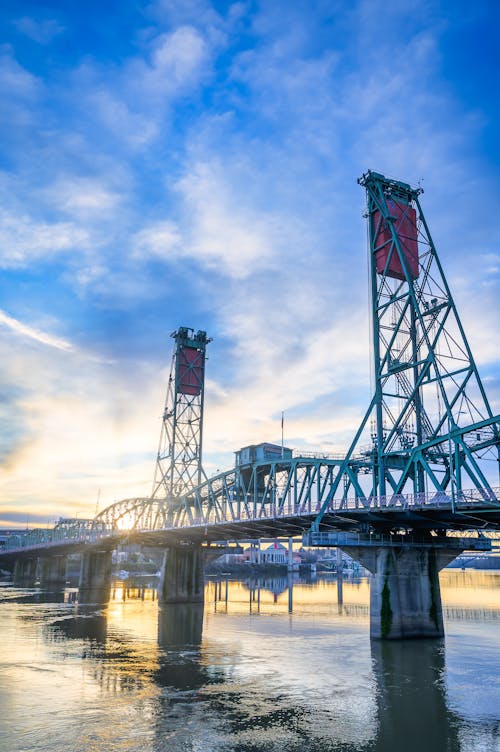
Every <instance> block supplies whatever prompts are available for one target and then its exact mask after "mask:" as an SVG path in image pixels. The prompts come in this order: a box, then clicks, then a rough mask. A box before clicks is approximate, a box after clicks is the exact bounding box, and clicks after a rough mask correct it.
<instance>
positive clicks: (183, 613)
mask: <svg viewBox="0 0 500 752" xmlns="http://www.w3.org/2000/svg"><path fill="white" fill-rule="evenodd" d="M440 581H441V592H442V600H443V606H444V612H445V620H446V622H447V625H448V626H447V638H446V641H440V640H438V641H428V642H426V641H423V642H422V641H417V643H415V642H413V643H411V642H410V643H408V642H407V643H405V642H403V643H397V644H383V645H382V644H381V643H370V640H369V629H368V621H369V580H368V579H366V578H361V579H349V578H345V579H344V580H343V582H342V588H341V589H340V588H339V583H338V582H337V580H336V579H334V578H330V579H327V578H320V579H317V580H315V581H311V582H304V581H301V582H299V581H297V580H296V579H294V578H292V579H291V580H290V579H289V578H288V576H285V577H282V578H260V579H256V580H249V581H246V582H241V581H236V580H230V579H228V580H227V581H226V580H225V579H221V580H215V579H210V580H208V581H207V584H206V590H205V608H204V610H203V609H202V608H200V607H197V608H196V607H195V608H193V607H190V606H187V607H182V606H175V607H159V606H158V603H157V602H156V600H155V592H154V590H153V589H151V588H144V587H133V586H132V583H124V582H119V581H117V582H115V583H114V584H113V588H112V591H111V598H110V600H109V603H107V604H106V605H104V606H102V607H82V606H78V604H75V603H72V602H71V597H72V596H74V593H70V592H67V593H66V594H65V596H63V594H61V602H60V603H49V602H45V601H44V600H43V594H41V595H40V597H39V601H38V602H35V601H33V602H23V601H20V602H19V603H15V602H14V601H13V602H12V604H10V603H9V600H8V599H7V600H3V602H2V608H1V609H0V626H1V629H2V641H1V642H0V668H1V669H2V673H3V679H4V680H3V687H2V685H0V700H1V703H0V709H1V712H2V717H3V719H4V724H3V729H2V730H0V747H1V748H5V749H9V752H14V751H15V750H19V751H20V750H26V749H31V748H36V749H43V750H47V752H48V750H49V749H50V750H51V752H68V750H71V752H94V750H95V751H96V752H97V750H99V751H101V750H106V752H108V750H109V751H111V752H114V751H115V750H116V752H124V751H125V750H137V749H140V750H141V752H164V751H165V752H166V751H167V750H168V751H169V752H177V751H178V750H179V752H180V751H181V750H206V751H207V752H212V751H213V750H219V749H220V750H226V749H231V750H239V749H241V750H243V749H245V750H247V749H252V750H254V749H255V750H261V749H262V750H264V749H265V750H267V752H269V750H272V751H273V752H274V750H283V749H285V747H286V748H287V749H290V750H293V752H299V750H300V751H301V750H302V749H305V748H307V749H308V751H309V752H326V750H336V749H342V750H349V752H350V751H351V750H368V749H369V750H370V752H375V751H376V752H392V750H396V749H397V750H398V752H399V750H400V749H404V750H405V752H412V751H413V750H421V749H422V748H423V747H424V748H425V749H426V752H441V751H442V750H447V751H448V752H459V751H460V752H466V751H467V752H468V751H469V750H471V751H472V750H475V749H481V750H482V749H485V750H486V749H488V752H489V750H494V749H495V743H496V742H495V741H494V740H495V739H497V740H498V738H499V737H498V735H497V736H495V735H496V734H497V732H498V728H499V726H498V723H499V722H500V718H499V713H498V705H499V702H498V701H495V696H496V697H497V700H498V681H497V684H496V685H495V681H496V679H495V677H496V676H497V675H498V674H499V673H500V660H499V657H498V644H499V643H498V631H497V624H496V623H495V620H498V619H500V573H498V574H497V573H495V572H478V571H472V570H467V571H462V570H458V569H448V570H444V571H443V572H442V573H441V575H440ZM290 583H292V584H293V590H292V592H290V587H289V586H290ZM7 595H8V594H7ZM290 607H291V608H292V612H291V613H290ZM495 641H496V642H495ZM495 645H496V647H495ZM445 646H446V651H445ZM495 650H496V653H495ZM445 653H446V655H445ZM495 656H496V657H495ZM495 692H496V695H495ZM416 705H418V706H419V708H420V711H419V712H417V713H415V706H416ZM423 715H425V725H424V726H422V728H421V725H422V718H423ZM2 734H3V736H2ZM422 734H423V735H424V736H422ZM44 740H45V741H44ZM306 741H307V747H305V746H304V744H305V743H306ZM4 742H5V743H4ZM2 744H3V746H2ZM44 745H45V746H44ZM228 745H230V746H228ZM287 745H288V746H287ZM335 745H338V746H335ZM497 746H498V745H497Z"/></svg>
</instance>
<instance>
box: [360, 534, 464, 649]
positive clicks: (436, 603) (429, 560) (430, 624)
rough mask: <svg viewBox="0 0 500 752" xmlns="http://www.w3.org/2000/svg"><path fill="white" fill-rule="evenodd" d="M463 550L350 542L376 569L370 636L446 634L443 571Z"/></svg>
mask: <svg viewBox="0 0 500 752" xmlns="http://www.w3.org/2000/svg"><path fill="white" fill-rule="evenodd" d="M460 553H461V551H460V550H455V549H451V550H450V549H439V548H437V547H432V546H411V547H410V546H409V545H405V546H391V547H389V546H376V545H374V546H373V547H371V548H368V547H367V548H361V547H359V548H357V547H356V548H351V547H350V548H349V554H350V555H351V556H353V558H355V559H357V560H358V561H359V562H361V564H362V565H363V566H364V567H366V569H368V570H369V571H370V572H371V573H372V579H371V585H370V636H371V637H372V638H373V639H378V640H401V639H411V638H415V637H443V635H444V629H443V611H442V606H441V590H440V587H439V577H438V573H439V570H440V569H442V568H443V567H445V566H446V564H448V563H449V562H450V561H452V560H453V559H454V558H455V557H456V556H458V555H459V554H460Z"/></svg>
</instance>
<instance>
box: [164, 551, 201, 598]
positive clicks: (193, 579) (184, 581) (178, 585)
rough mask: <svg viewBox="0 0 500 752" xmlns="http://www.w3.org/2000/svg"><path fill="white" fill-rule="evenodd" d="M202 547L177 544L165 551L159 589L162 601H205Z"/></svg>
mask: <svg viewBox="0 0 500 752" xmlns="http://www.w3.org/2000/svg"><path fill="white" fill-rule="evenodd" d="M203 574H204V573H203V557H202V553H201V547H200V546H196V545H185V546H175V547H171V548H169V549H168V550H167V551H166V552H165V557H164V559H163V567H162V576H161V581H160V587H159V590H158V600H159V602H160V603H203V600H204V585H205V583H204V578H203Z"/></svg>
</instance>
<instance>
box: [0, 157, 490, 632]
mask: <svg viewBox="0 0 500 752" xmlns="http://www.w3.org/2000/svg"><path fill="white" fill-rule="evenodd" d="M359 182H360V184H361V185H362V186H363V187H364V188H365V190H366V195H367V216H368V223H369V250H370V273H371V286H372V327H373V331H372V335H373V353H372V356H373V370H374V374H375V388H374V394H373V398H372V400H371V402H370V405H369V407H368V409H367V411H366V413H365V416H364V418H363V420H362V422H361V424H360V426H359V428H358V430H357V432H356V433H355V435H354V439H353V441H352V443H351V446H350V447H349V449H348V451H347V452H346V453H345V455H343V456H335V457H332V456H328V455H321V454H320V455H312V456H311V455H310V454H308V453H305V452H300V451H298V452H297V451H292V450H291V449H289V448H288V447H285V446H283V444H282V446H281V447H280V446H277V445H273V444H266V443H263V444H259V445H252V446H249V447H244V448H243V449H241V450H240V451H238V452H237V453H236V462H235V466H234V467H233V468H231V469H230V470H227V471H225V472H223V473H218V474H217V475H215V476H213V477H211V478H208V477H206V475H205V473H204V471H203V464H202V430H203V409H204V376H205V360H206V347H207V345H208V343H209V342H210V339H209V338H207V336H206V333H205V332H203V331H198V332H194V330H191V329H187V328H184V327H183V328H180V329H179V330H178V331H176V332H174V333H173V335H172V336H173V337H174V340H175V349H174V353H173V358H172V368H171V372H170V377H169V383H168V389H167V398H166V402H165V409H164V414H163V422H162V430H161V435H160V443H159V448H158V454H157V460H156V467H155V473H154V482H153V488H152V492H151V494H150V495H149V496H147V497H142V498H133V499H125V500H122V501H119V502H117V503H115V504H113V505H111V506H109V507H108V508H106V509H104V510H103V511H102V512H101V513H100V514H98V515H97V516H96V517H95V518H94V519H92V520H86V521H74V520H73V521H61V522H60V523H59V524H58V525H56V526H55V527H54V528H53V529H52V530H32V531H29V532H27V533H25V534H20V535H14V536H10V537H9V538H8V539H7V541H6V544H5V546H4V547H3V549H1V550H0V565H1V564H2V562H3V563H4V564H5V565H7V566H9V565H10V566H12V568H13V571H14V579H15V580H16V581H17V582H25V581H28V580H32V579H34V578H35V577H38V578H39V580H40V581H41V582H42V583H43V582H52V583H55V582H62V581H63V580H64V572H65V561H66V557H67V556H68V555H69V554H70V553H80V554H81V562H82V563H81V572H80V583H79V597H80V599H81V600H82V601H85V600H87V601H92V600H93V599H99V598H103V597H105V595H104V596H103V595H102V593H104V594H105V593H106V588H108V592H109V582H110V576H111V552H112V550H113V549H114V548H115V547H116V546H117V545H119V544H120V543H124V542H130V543H132V542H136V543H142V544H144V545H148V546H158V547H161V548H163V549H165V552H166V554H165V557H164V565H163V569H162V572H163V575H162V581H161V586H160V593H159V600H160V601H161V602H163V603H186V602H202V601H203V561H204V552H206V550H207V549H209V548H210V547H212V546H214V545H216V544H219V543H220V542H224V541H236V540H250V539H255V538H265V537H277V536H286V537H288V538H289V539H292V538H295V539H296V538H297V537H300V538H301V539H302V541H303V542H304V544H306V545H313V546H321V545H328V546H338V547H340V548H342V549H345V550H348V551H349V553H350V555H351V556H353V558H355V559H357V560H358V561H360V562H361V563H362V564H363V565H364V566H365V567H366V568H367V569H368V570H370V572H371V573H372V578H371V604H370V613H371V635H372V637H375V638H382V639H398V638H408V637H439V636H442V634H443V620H442V607H441V599H440V590H439V579H438V572H439V570H440V569H441V568H442V567H443V566H445V565H446V564H447V563H449V562H450V561H451V560H452V559H453V558H455V557H456V556H458V555H459V554H460V553H462V552H463V551H488V550H490V549H491V547H492V536H493V535H494V534H495V533H496V532H498V531H499V530H500V488H499V487H498V485H495V484H492V483H491V482H490V480H489V479H490V477H491V476H492V472H491V467H492V465H493V467H494V468H495V469H494V473H495V474H497V473H498V467H499V461H500V438H499V437H500V416H498V415H494V414H493V412H492V410H491V408H490V405H489V402H488V399H487V396H486V393H485V390H484V388H483V385H482V382H481V380H480V377H479V373H478V370H477V367H476V365H475V362H474V359H473V355H472V352H471V350H470V347H469V345H468V342H467V340H466V337H465V333H464V330H463V327H462V325H461V322H460V319H459V317H458V312H457V309H456V306H455V303H454V301H453V297H452V295H451V291H450V289H449V287H448V284H447V282H446V279H445V277H444V272H443V270H442V266H441V263H440V261H439V258H438V256H437V252H436V249H435V246H434V243H433V241H432V238H431V235H430V232H429V229H428V226H427V224H426V222H425V218H424V215H423V212H422V209H421V206H420V201H419V195H420V193H421V189H413V188H411V186H409V185H407V184H406V183H401V182H399V181H396V180H392V179H388V178H386V177H384V176H383V175H380V174H378V173H373V172H371V171H369V172H368V173H366V174H365V175H363V176H362V178H360V180H359ZM99 593H101V595H99Z"/></svg>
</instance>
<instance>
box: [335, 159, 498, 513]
mask: <svg viewBox="0 0 500 752" xmlns="http://www.w3.org/2000/svg"><path fill="white" fill-rule="evenodd" d="M358 182H359V183H360V185H362V186H363V187H364V188H365V189H366V196H367V215H366V216H367V219H368V246H369V257H370V285H371V306H372V308H371V319H372V321H371V325H372V331H371V334H372V358H373V361H372V372H373V379H374V385H373V387H374V393H373V398H372V401H371V403H370V406H369V408H368V410H367V412H366V414H365V417H364V419H363V421H362V424H361V426H360V428H359V430H358V432H357V434H356V437H355V439H354V441H353V444H352V445H351V447H350V450H349V453H348V456H347V457H346V467H344V468H343V469H344V471H345V470H346V469H347V465H349V464H350V465H351V467H353V465H354V463H353V457H354V456H355V455H356V456H357V457H359V456H360V454H362V453H363V450H362V448H361V447H362V445H363V442H364V441H365V440H366V435H367V431H368V430H369V432H370V439H371V450H370V451H369V452H367V451H366V449H364V454H365V455H366V456H367V455H368V454H369V465H370V467H371V488H370V489H369V493H370V495H373V496H386V495H391V496H392V495H393V494H401V493H424V492H432V491H436V492H438V493H445V494H448V495H449V496H450V497H451V498H452V500H453V499H455V498H456V495H457V494H459V493H460V491H461V490H462V488H474V489H477V491H478V493H480V494H481V495H482V496H483V498H484V499H485V500H493V501H494V500H495V498H496V496H495V494H494V492H493V491H492V489H491V486H490V482H491V478H492V477H493V476H494V477H495V478H497V477H498V471H499V466H498V463H499V461H500V418H499V416H498V415H494V414H493V412H492V410H491V407H490V405H489V402H488V398H487V396H486V393H485V390H484V387H483V384H482V382H481V379H480V377H479V373H478V370H477V367H476V364H475V361H474V357H473V355H472V351H471V349H470V347H469V343H468V341H467V338H466V336H465V332H464V329H463V326H462V323H461V321H460V318H459V315H458V312H457V308H456V305H455V302H454V300H453V296H452V294H451V291H450V288H449V286H448V283H447V281H446V278H445V275H444V272H443V268H442V266H441V262H440V260H439V257H438V254H437V251H436V248H435V245H434V243H433V240H432V237H431V234H430V231H429V227H428V225H427V222H426V220H425V217H424V214H423V211H422V208H421V206H420V201H419V195H420V194H421V193H422V189H421V188H412V187H410V185H408V184H407V183H402V182H400V181H398V180H392V179H389V178H386V177H384V176H383V175H380V174H378V173H375V172H372V171H368V172H367V173H366V174H364V175H363V176H362V177H361V178H360V179H359V180H358ZM367 459H368V456H367ZM486 459H489V460H493V462H490V463H489V466H490V467H494V472H489V473H488V472H487V471H486V470H485V466H486V463H485V462H484V460H486ZM488 476H489V477H488ZM339 480H340V478H339ZM495 485H496V483H495Z"/></svg>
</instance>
